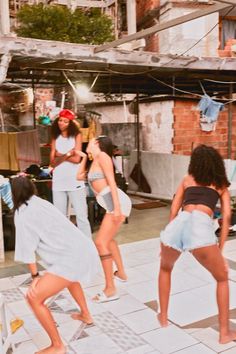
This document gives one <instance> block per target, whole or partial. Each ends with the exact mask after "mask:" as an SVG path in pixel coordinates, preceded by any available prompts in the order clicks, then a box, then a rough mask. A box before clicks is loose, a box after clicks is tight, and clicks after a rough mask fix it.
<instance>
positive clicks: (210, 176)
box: [158, 145, 236, 344]
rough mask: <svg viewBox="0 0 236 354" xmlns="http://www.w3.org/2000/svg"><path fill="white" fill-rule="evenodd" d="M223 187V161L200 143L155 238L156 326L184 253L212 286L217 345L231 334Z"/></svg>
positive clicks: (225, 189)
mask: <svg viewBox="0 0 236 354" xmlns="http://www.w3.org/2000/svg"><path fill="white" fill-rule="evenodd" d="M229 185H230V183H229V181H228V179H227V176H226V172H225V166H224V162H223V159H222V157H221V156H220V154H219V153H218V152H217V150H215V149H214V148H212V147H210V146H206V145H200V146H198V147H196V148H195V149H194V150H193V152H192V156H191V160H190V164H189V168H188V175H187V176H185V177H184V178H183V180H182V182H181V184H180V186H179V187H178V189H177V191H176V194H175V196H174V199H173V202H172V206H171V211H170V222H169V224H168V225H167V226H166V228H165V229H164V231H162V232H161V237H160V238H161V264H160V273H159V301H160V313H159V314H158V320H159V322H160V324H161V326H163V327H165V326H167V325H168V315H167V312H168V304H169V296H170V286H171V272H172V269H173V267H174V264H175V262H176V261H177V259H178V258H179V256H180V254H181V253H182V252H183V251H190V252H191V253H192V254H193V256H194V257H195V258H196V260H197V261H198V262H199V263H200V264H201V265H202V266H204V267H205V268H206V269H207V270H208V271H209V272H210V273H211V274H212V276H213V277H214V278H215V280H216V282H217V291H216V296H217V304H218V311H219V332H220V333H219V342H220V343H222V344H224V343H228V342H230V341H232V340H235V339H236V332H235V331H231V330H230V329H229V284H228V268H227V264H226V262H225V260H224V257H223V255H222V251H223V247H224V244H225V241H226V239H227V236H228V231H229V226H230V217H231V208H230V195H229V191H228V186H229ZM218 199H220V203H221V213H222V226H221V232H220V239H219V243H218V242H217V238H216V235H215V232H214V228H213V219H212V217H213V213H214V209H215V206H216V203H217V201H218Z"/></svg>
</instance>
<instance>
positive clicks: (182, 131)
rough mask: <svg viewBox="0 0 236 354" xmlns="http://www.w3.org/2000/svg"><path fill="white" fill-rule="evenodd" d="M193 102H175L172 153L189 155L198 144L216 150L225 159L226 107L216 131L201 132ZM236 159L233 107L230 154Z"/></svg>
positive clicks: (218, 121) (226, 143)
mask: <svg viewBox="0 0 236 354" xmlns="http://www.w3.org/2000/svg"><path fill="white" fill-rule="evenodd" d="M196 107H197V103H196V102H194V101H175V105H174V108H173V115H174V123H173V129H174V137H173V139H172V142H173V153H174V154H178V155H190V154H191V151H192V148H193V147H195V146H196V145H198V144H207V145H211V146H213V147H214V148H216V149H217V150H218V151H219V152H220V153H221V155H222V157H224V158H227V157H228V156H227V153H228V148H227V147H228V107H229V106H228V105H226V106H225V109H224V111H222V112H221V113H220V114H219V116H218V120H217V124H216V130H215V131H212V132H203V131H202V130H201V129H200V125H199V118H200V115H199V111H198V110H196ZM231 158H232V159H235V158H236V105H233V119H232V154H231Z"/></svg>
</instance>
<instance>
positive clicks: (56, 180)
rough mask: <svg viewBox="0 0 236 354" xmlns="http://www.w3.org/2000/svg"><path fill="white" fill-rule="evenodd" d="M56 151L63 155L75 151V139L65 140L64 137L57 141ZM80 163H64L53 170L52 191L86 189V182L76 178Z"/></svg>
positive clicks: (60, 136)
mask: <svg viewBox="0 0 236 354" xmlns="http://www.w3.org/2000/svg"><path fill="white" fill-rule="evenodd" d="M55 147H56V150H57V151H58V152H59V153H61V154H66V153H67V152H68V151H70V150H72V149H74V147H75V138H74V137H69V138H65V137H63V136H62V135H59V137H58V138H57V139H56V143H55ZM79 166H80V164H79V163H73V162H70V161H64V162H62V163H61V164H60V165H58V166H57V167H55V168H54V170H53V179H52V189H53V190H54V191H74V190H76V189H77V188H79V187H80V188H81V187H84V186H85V184H84V181H78V180H77V178H76V175H77V172H78V170H79Z"/></svg>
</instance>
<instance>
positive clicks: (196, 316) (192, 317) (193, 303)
mask: <svg viewBox="0 0 236 354" xmlns="http://www.w3.org/2000/svg"><path fill="white" fill-rule="evenodd" d="M211 301H212V302H211ZM216 314H217V307H216V304H215V303H214V297H213V296H211V297H210V295H208V300H207V299H206V300H203V299H202V298H201V297H198V296H197V295H196V294H194V293H193V291H192V290H191V291H186V292H184V293H179V294H176V295H172V296H171V297H170V306H169V316H168V317H169V319H170V320H171V321H173V322H174V323H175V324H178V325H180V326H186V325H188V324H191V323H194V322H197V321H200V320H203V319H204V318H207V317H210V316H213V315H216Z"/></svg>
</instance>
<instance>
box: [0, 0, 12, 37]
mask: <svg viewBox="0 0 236 354" xmlns="http://www.w3.org/2000/svg"><path fill="white" fill-rule="evenodd" d="M0 24H1V25H0V33H1V34H2V35H4V36H6V35H8V34H9V33H10V13H9V0H3V1H2V0H1V1H0Z"/></svg>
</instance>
